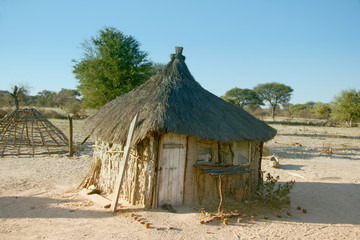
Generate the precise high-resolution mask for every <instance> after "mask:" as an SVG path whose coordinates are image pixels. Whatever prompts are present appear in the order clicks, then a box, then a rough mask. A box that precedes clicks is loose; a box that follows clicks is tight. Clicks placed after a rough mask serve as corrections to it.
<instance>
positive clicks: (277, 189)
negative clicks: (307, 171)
mask: <svg viewBox="0 0 360 240" xmlns="http://www.w3.org/2000/svg"><path fill="white" fill-rule="evenodd" d="M279 178H280V177H279V176H277V177H273V176H271V174H270V173H268V174H267V175H266V180H265V181H262V182H260V184H259V186H258V189H257V195H258V197H259V201H260V202H262V203H275V202H278V203H286V204H290V196H289V194H290V191H291V189H293V187H294V185H295V181H290V182H286V183H284V184H280V183H277V182H278V180H279Z"/></svg>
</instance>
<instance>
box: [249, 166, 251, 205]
mask: <svg viewBox="0 0 360 240" xmlns="http://www.w3.org/2000/svg"><path fill="white" fill-rule="evenodd" d="M249 205H250V206H251V172H249Z"/></svg>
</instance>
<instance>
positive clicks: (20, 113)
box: [0, 104, 68, 157]
mask: <svg viewBox="0 0 360 240" xmlns="http://www.w3.org/2000/svg"><path fill="white" fill-rule="evenodd" d="M67 146H68V139H67V137H66V136H65V135H64V134H63V133H62V132H61V131H60V130H59V129H58V128H57V127H56V126H54V125H53V124H52V123H51V122H50V121H49V120H47V119H46V118H45V117H44V116H43V115H42V114H41V113H40V112H38V111H37V110H36V109H34V108H24V109H19V107H18V104H17V105H16V109H15V110H14V111H12V112H9V113H8V114H6V115H5V116H4V117H3V118H2V119H1V120H0V151H1V152H0V153H1V156H2V157H3V156H5V155H17V156H19V155H32V156H34V155H38V154H56V153H66V152H67Z"/></svg>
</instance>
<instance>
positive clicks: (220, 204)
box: [218, 175, 223, 213]
mask: <svg viewBox="0 0 360 240" xmlns="http://www.w3.org/2000/svg"><path fill="white" fill-rule="evenodd" d="M219 194H220V203H219V207H218V213H220V212H221V206H222V204H223V195H222V183H221V175H219Z"/></svg>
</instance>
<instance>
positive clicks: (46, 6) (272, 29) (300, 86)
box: [0, 0, 360, 103]
mask: <svg viewBox="0 0 360 240" xmlns="http://www.w3.org/2000/svg"><path fill="white" fill-rule="evenodd" d="M103 27H115V28H117V29H118V30H120V31H122V32H123V33H125V34H127V35H132V36H133V37H135V38H136V39H137V40H138V41H139V42H140V43H141V50H143V51H146V52H148V53H149V57H150V59H151V60H152V61H154V62H159V63H167V62H168V61H169V60H170V54H171V53H174V51H175V50H174V47H175V46H182V47H184V51H183V55H184V56H186V63H187V65H188V67H189V69H190V71H191V73H192V75H193V76H194V77H195V79H196V80H197V81H198V82H199V83H200V84H201V85H202V86H203V87H204V88H205V89H207V90H209V91H210V92H212V93H214V94H215V95H217V96H221V95H224V94H225V92H226V91H227V90H229V89H231V88H234V87H239V88H253V87H254V86H256V85H257V84H259V83H267V82H273V81H275V82H280V83H284V84H286V85H289V86H291V87H292V88H293V89H294V92H293V95H292V99H291V103H305V102H307V101H321V102H330V101H332V100H333V97H334V96H335V95H338V94H339V93H340V91H341V90H347V89H351V88H355V89H357V90H359V89H360V0H282V1H281V0H237V1H226V0H224V1H211V0H207V1H196V0H181V1H171V0H167V1H156V0H154V1H148V0H147V1H146V0H144V1H139V0H133V1H129V0H126V1H122V0H118V1H115V0H114V1H107V0H102V1H98V0H97V1H91V0H70V1H68V0H59V1H57V0H31V1H30V0H23V1H20V0H0V89H1V90H10V88H11V86H13V85H15V84H25V85H27V86H29V87H30V93H31V94H32V95H35V94H36V93H38V92H39V91H42V90H44V89H46V90H52V91H59V90H61V88H70V89H75V88H76V86H77V81H76V79H75V78H74V75H73V73H72V68H73V63H72V59H79V58H80V57H81V55H82V49H81V43H82V42H83V41H84V40H87V39H90V38H91V37H92V36H96V35H97V33H98V31H99V30H100V29H101V28H103Z"/></svg>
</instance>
